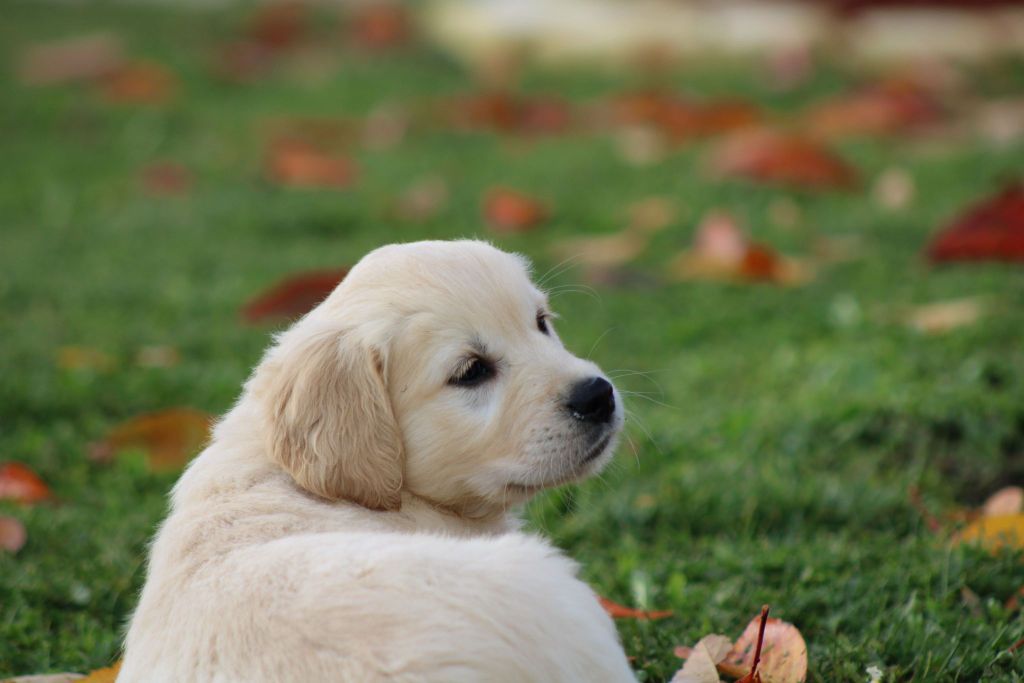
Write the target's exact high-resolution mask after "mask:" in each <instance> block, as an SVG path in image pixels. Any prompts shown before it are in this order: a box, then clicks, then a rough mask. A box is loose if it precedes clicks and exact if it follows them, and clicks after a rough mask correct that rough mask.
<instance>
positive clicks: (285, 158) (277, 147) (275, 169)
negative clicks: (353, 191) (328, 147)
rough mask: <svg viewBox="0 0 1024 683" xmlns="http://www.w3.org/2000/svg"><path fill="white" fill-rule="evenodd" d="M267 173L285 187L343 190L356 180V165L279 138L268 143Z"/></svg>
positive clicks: (301, 143) (306, 144) (308, 145)
mask: <svg viewBox="0 0 1024 683" xmlns="http://www.w3.org/2000/svg"><path fill="white" fill-rule="evenodd" d="M267 175H268V176H269V177H270V179H271V180H272V181H273V182H275V183H277V184H279V185H283V186H286V187H299V188H329V189H336V190H343V189H345V188H348V187H349V186H350V185H351V184H352V182H353V181H354V180H355V175H356V169H355V165H354V164H353V163H352V162H351V161H349V160H348V159H346V158H343V157H341V156H336V155H331V154H327V153H325V152H322V151H320V150H318V149H317V148H315V147H313V146H312V145H310V144H308V143H305V142H301V141H298V140H279V141H277V142H276V143H274V144H273V145H272V146H271V150H270V155H269V157H268V159H267Z"/></svg>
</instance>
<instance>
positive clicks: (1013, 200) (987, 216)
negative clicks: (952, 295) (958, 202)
mask: <svg viewBox="0 0 1024 683" xmlns="http://www.w3.org/2000/svg"><path fill="white" fill-rule="evenodd" d="M928 258H930V259H931V260H932V261H934V262H945V261H1018V262H1020V261H1024V183H1021V182H1017V183H1014V184H1012V185H1010V186H1009V187H1007V188H1005V189H1004V190H1003V191H1002V192H1000V193H998V194H997V195H995V196H994V197H991V198H989V199H986V200H983V201H982V202H980V203H978V204H976V205H974V206H972V207H970V208H969V209H967V211H966V212H964V213H963V214H962V215H961V216H960V217H959V218H957V219H955V220H954V221H953V222H952V223H950V224H949V225H948V226H947V227H946V228H944V229H943V230H942V231H941V232H940V233H939V234H938V235H937V236H936V237H935V238H934V239H933V240H932V242H931V244H930V245H929V246H928Z"/></svg>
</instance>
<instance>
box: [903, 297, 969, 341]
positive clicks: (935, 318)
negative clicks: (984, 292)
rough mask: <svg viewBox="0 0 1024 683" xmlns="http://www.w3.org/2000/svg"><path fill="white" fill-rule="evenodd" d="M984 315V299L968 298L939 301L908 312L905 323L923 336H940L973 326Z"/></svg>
mask: <svg viewBox="0 0 1024 683" xmlns="http://www.w3.org/2000/svg"><path fill="white" fill-rule="evenodd" d="M984 314H985V299H983V298H981V297H969V298H964V299H951V300H949V301H939V302H936V303H932V304H927V305H925V306H918V307H917V308H914V309H912V310H911V311H910V313H909V314H908V316H907V323H908V324H909V325H910V326H911V327H912V328H914V329H915V330H917V331H918V332H922V333H924V334H942V333H944V332H949V331H950V330H954V329H956V328H958V327H964V326H966V325H973V324H974V323H976V322H977V321H978V320H979V319H980V318H981V317H982V316H983V315H984Z"/></svg>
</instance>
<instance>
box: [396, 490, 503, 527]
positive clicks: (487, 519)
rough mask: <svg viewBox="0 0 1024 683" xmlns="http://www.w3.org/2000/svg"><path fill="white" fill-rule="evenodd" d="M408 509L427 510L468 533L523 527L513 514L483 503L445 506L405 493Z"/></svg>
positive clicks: (458, 503) (404, 498) (469, 502)
mask: <svg viewBox="0 0 1024 683" xmlns="http://www.w3.org/2000/svg"><path fill="white" fill-rule="evenodd" d="M407 506H409V507H408V508H407ZM407 509H409V510H410V511H411V510H422V509H429V510H430V511H431V512H432V513H433V514H435V515H440V516H441V517H443V518H444V519H445V520H446V521H447V522H448V523H450V524H454V525H458V526H463V527H465V528H466V530H467V531H470V532H471V533H472V532H476V533H485V534H494V533H506V532H509V531H514V530H516V529H518V528H520V527H521V526H522V520H521V519H520V518H519V515H518V514H516V511H513V510H508V509H502V508H496V507H495V506H494V505H490V504H486V505H485V504H484V502H483V501H476V500H473V501H470V500H465V501H458V502H457V503H454V504H447V503H442V502H440V501H436V500H432V499H430V498H428V497H427V496H422V495H419V494H416V493H412V492H411V491H407V490H406V491H403V492H402V510H407Z"/></svg>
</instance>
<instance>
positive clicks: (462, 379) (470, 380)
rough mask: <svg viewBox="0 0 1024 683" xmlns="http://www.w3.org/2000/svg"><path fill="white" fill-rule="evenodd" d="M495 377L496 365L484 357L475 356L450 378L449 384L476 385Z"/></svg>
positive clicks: (458, 385)
mask: <svg viewBox="0 0 1024 683" xmlns="http://www.w3.org/2000/svg"><path fill="white" fill-rule="evenodd" d="M491 377H494V365H493V364H491V363H490V362H488V361H486V360H484V359H483V358H474V359H473V360H471V361H469V362H468V363H466V365H465V366H463V367H462V368H461V369H460V370H459V372H458V374H456V375H455V376H454V377H452V378H451V379H450V380H448V384H451V385H453V386H457V387H474V386H476V385H478V384H482V383H483V382H486V381H487V380H489V379H490V378H491Z"/></svg>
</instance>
